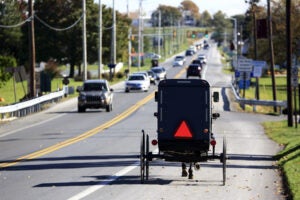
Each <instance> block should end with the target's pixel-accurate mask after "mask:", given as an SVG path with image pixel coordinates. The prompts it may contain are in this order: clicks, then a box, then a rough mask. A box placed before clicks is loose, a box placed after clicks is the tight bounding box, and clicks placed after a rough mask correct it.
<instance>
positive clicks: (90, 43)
mask: <svg viewBox="0 0 300 200" xmlns="http://www.w3.org/2000/svg"><path fill="white" fill-rule="evenodd" d="M98 7H99V6H98V5H97V4H95V3H94V1H93V0H86V11H87V13H86V21H87V23H86V24H87V27H86V28H87V59H88V62H89V63H94V62H96V61H97V60H98V44H99V42H98V39H99V37H98V23H97V22H98ZM102 10H103V14H102V21H103V29H102V30H103V48H102V52H103V62H104V63H105V62H106V63H108V62H109V58H110V56H109V55H110V51H111V48H110V45H111V42H110V41H111V29H110V28H108V27H112V10H111V9H108V8H106V7H105V6H104V5H102ZM35 13H36V20H35V36H36V60H37V62H39V61H48V60H50V59H52V60H55V61H56V62H58V63H69V64H70V74H69V77H74V75H75V66H77V67H78V74H79V75H81V63H82V54H83V49H82V20H81V21H80V23H77V24H76V23H75V22H78V20H79V19H80V18H81V17H82V15H83V14H82V1H81V0H74V1H62V0H47V1H44V0H36V1H35ZM130 23H131V21H130V20H129V19H128V18H127V17H126V16H122V15H120V14H119V13H118V12H117V27H118V28H117V30H120V31H118V33H117V47H118V48H117V57H119V58H126V55H127V35H128V27H129V25H130ZM23 34H24V38H23V41H24V47H26V46H27V45H26V44H28V39H27V38H28V36H27V35H28V28H27V27H24V29H23ZM125 44H126V45H125ZM23 51H24V52H26V51H25V49H24V50H23ZM25 61H26V60H25V59H24V62H25Z"/></svg>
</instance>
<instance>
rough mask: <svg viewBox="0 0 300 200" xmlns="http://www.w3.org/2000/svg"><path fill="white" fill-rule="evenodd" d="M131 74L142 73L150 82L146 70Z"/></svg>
mask: <svg viewBox="0 0 300 200" xmlns="http://www.w3.org/2000/svg"><path fill="white" fill-rule="evenodd" d="M133 74H143V75H145V76H146V78H147V79H148V80H149V83H151V80H150V76H149V74H148V72H147V71H139V72H134V73H133Z"/></svg>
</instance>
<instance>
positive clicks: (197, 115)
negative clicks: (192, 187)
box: [140, 79, 227, 185]
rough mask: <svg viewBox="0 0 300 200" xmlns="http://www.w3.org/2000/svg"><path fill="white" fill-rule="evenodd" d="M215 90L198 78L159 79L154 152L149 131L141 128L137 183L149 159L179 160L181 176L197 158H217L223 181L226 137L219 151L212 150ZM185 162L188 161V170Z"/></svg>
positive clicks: (146, 173)
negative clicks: (151, 150) (212, 91)
mask: <svg viewBox="0 0 300 200" xmlns="http://www.w3.org/2000/svg"><path fill="white" fill-rule="evenodd" d="M211 99H213V100H214V102H217V101H218V99H219V93H218V92H214V93H213V94H212V93H211V89H210V85H209V83H208V82H207V81H206V80H202V79H166V80H162V81H160V83H159V85H158V91H157V92H156V93H155V101H156V102H157V112H156V113H154V116H156V117H157V140H156V139H154V140H152V142H151V143H152V145H158V153H154V152H150V148H149V143H150V142H149V135H148V134H146V133H145V132H144V130H142V139H141V144H140V176H141V183H144V181H145V180H148V177H149V162H150V161H152V160H154V159H163V160H165V161H174V162H181V163H182V170H183V171H182V176H187V175H188V176H189V179H192V178H193V170H192V166H193V167H195V169H199V168H200V164H199V163H200V162H207V161H209V160H214V159H219V160H220V162H221V163H222V166H221V168H222V170H223V185H225V181H226V159H227V158H226V138H225V137H224V138H223V152H222V153H220V154H219V155H217V154H216V153H215V145H216V140H215V138H214V135H213V133H212V120H213V119H216V118H218V117H219V113H212V102H211ZM185 163H189V164H190V166H189V170H188V173H187V171H186V166H185Z"/></svg>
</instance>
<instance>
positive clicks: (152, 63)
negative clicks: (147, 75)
mask: <svg viewBox="0 0 300 200" xmlns="http://www.w3.org/2000/svg"><path fill="white" fill-rule="evenodd" d="M158 63H159V62H158V59H154V58H153V59H152V60H151V67H157V66H158Z"/></svg>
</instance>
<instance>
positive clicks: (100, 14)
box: [98, 0, 102, 79]
mask: <svg viewBox="0 0 300 200" xmlns="http://www.w3.org/2000/svg"><path fill="white" fill-rule="evenodd" d="M98 51H99V55H98V63H99V64H98V78H99V79H101V67H102V4H101V0H99V49H98Z"/></svg>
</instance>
